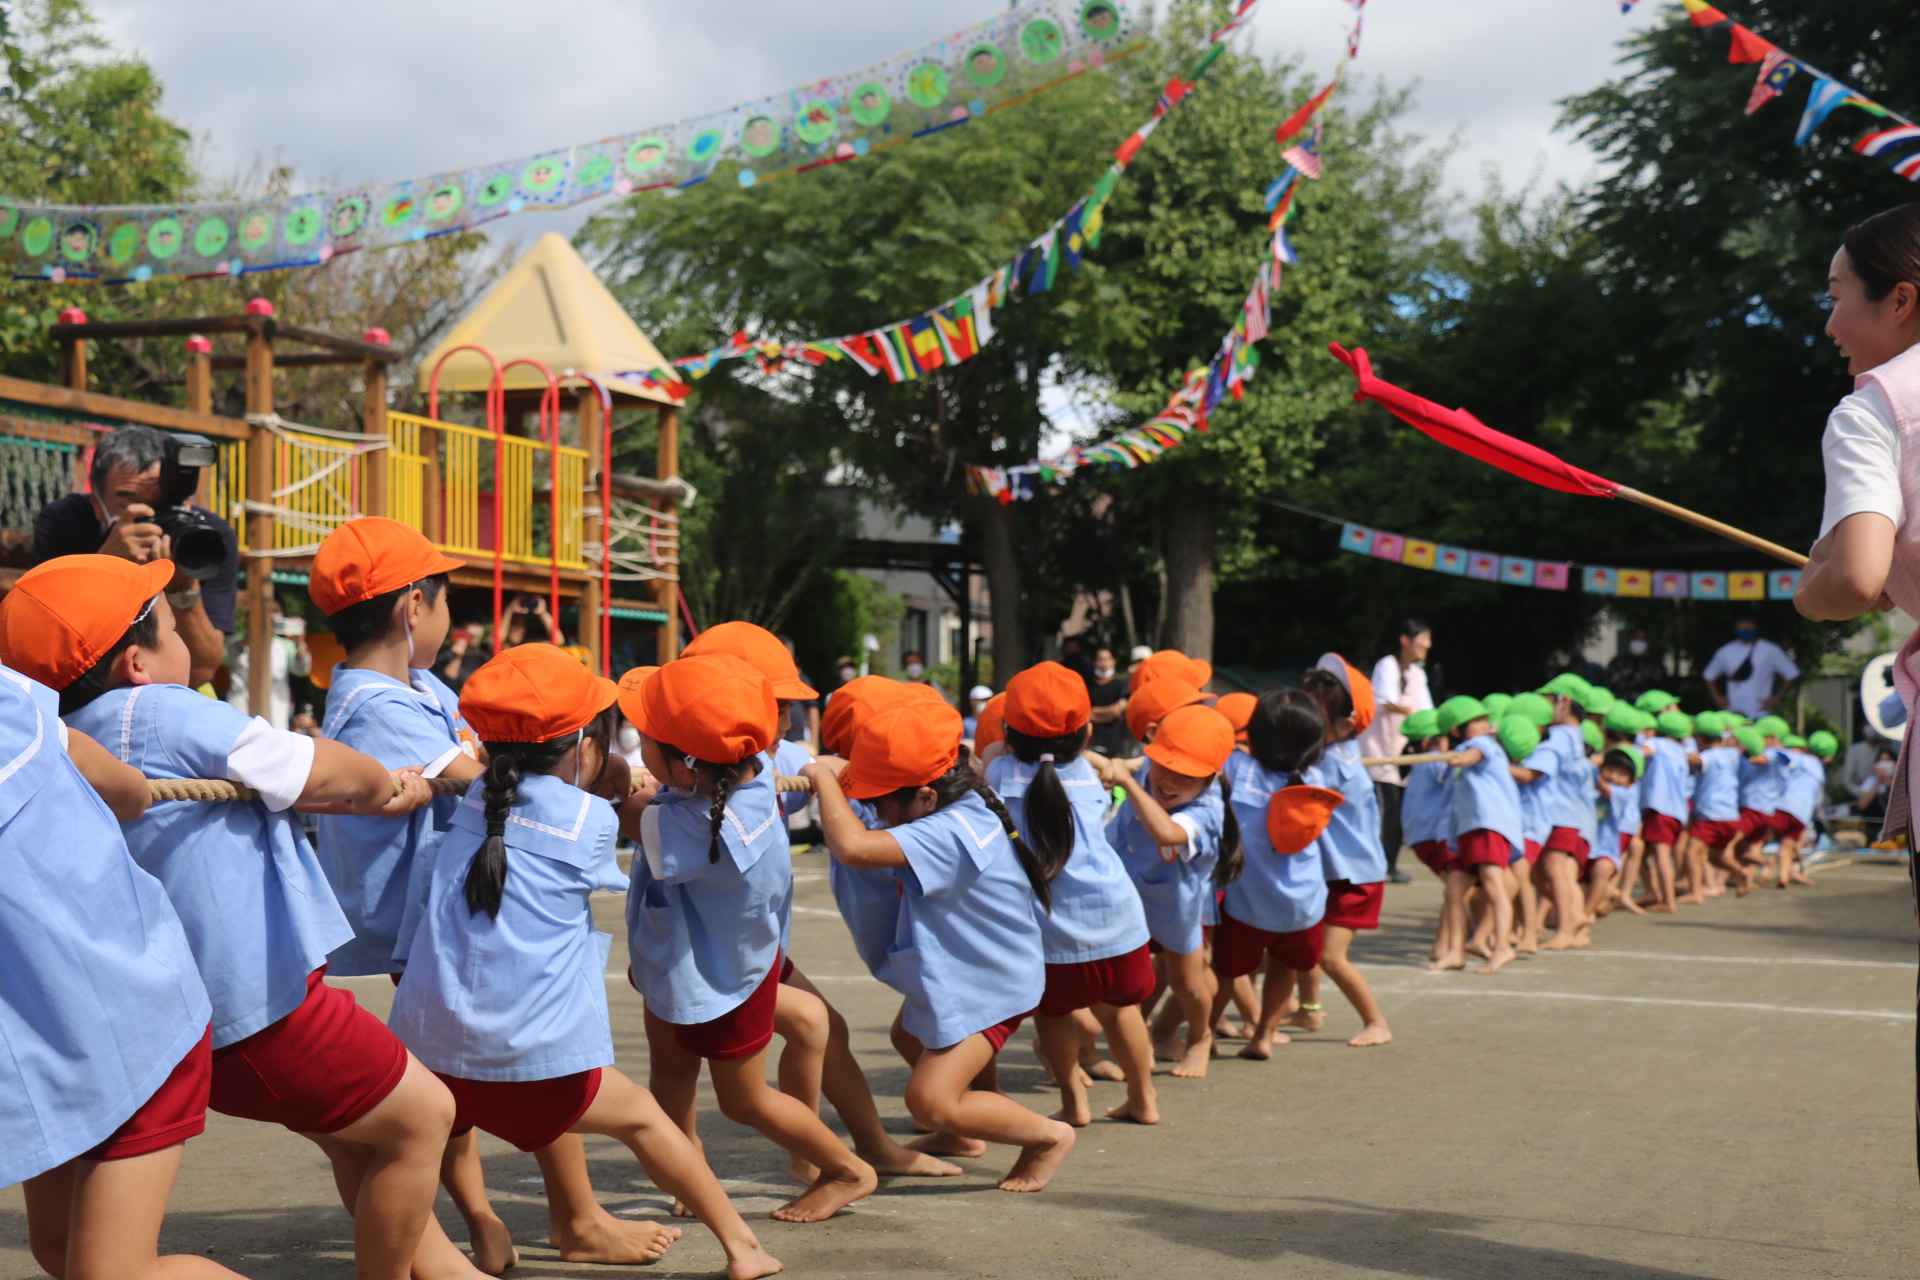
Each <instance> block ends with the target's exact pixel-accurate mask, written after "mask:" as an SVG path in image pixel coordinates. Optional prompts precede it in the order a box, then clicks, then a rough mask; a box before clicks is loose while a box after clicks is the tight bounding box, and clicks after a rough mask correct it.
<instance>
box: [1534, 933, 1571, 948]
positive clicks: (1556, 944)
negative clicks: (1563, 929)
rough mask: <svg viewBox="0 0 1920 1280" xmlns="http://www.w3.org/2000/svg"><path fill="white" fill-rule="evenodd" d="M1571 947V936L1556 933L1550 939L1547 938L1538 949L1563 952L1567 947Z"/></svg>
mask: <svg viewBox="0 0 1920 1280" xmlns="http://www.w3.org/2000/svg"><path fill="white" fill-rule="evenodd" d="M1573 945H1574V939H1573V935H1572V934H1570V933H1556V934H1554V935H1553V936H1552V937H1551V938H1548V939H1547V940H1546V941H1545V942H1543V943H1541V944H1540V949H1541V950H1542V951H1565V950H1566V949H1567V948H1568V947H1571V946H1573Z"/></svg>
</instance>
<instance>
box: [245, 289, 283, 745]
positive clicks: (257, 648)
mask: <svg viewBox="0 0 1920 1280" xmlns="http://www.w3.org/2000/svg"><path fill="white" fill-rule="evenodd" d="M265 329H266V326H264V325H262V326H260V327H258V328H256V329H255V331H254V332H252V333H250V334H248V335H247V412H248V414H250V415H265V414H270V413H272V412H273V339H272V338H271V337H269V336H268V335H267V333H266V332H265ZM275 441H276V437H275V436H274V434H273V433H272V432H271V431H269V430H267V429H266V428H265V427H255V428H253V438H252V440H251V441H250V442H249V443H248V445H247V498H248V499H249V500H250V501H253V502H263V503H264V502H271V501H273V455H274V447H273V446H274V444H275ZM247 543H248V546H249V547H250V549H252V550H254V551H271V550H272V549H273V517H272V516H270V515H266V514H264V513H261V512H255V513H253V514H250V515H249V516H248V517H247ZM272 599H273V561H272V560H271V559H269V558H267V557H265V556H250V557H248V560H247V704H248V707H249V708H250V710H251V712H252V714H254V715H265V714H266V713H267V710H268V708H269V707H270V706H271V705H272V696H273V620H272V617H271V616H270V612H269V609H268V601H270V600H272Z"/></svg>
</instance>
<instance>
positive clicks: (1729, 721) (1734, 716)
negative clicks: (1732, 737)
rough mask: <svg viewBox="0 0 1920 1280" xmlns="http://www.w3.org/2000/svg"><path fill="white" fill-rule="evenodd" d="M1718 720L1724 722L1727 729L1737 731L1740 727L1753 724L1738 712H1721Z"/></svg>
mask: <svg viewBox="0 0 1920 1280" xmlns="http://www.w3.org/2000/svg"><path fill="white" fill-rule="evenodd" d="M1720 718H1721V720H1723V721H1725V722H1726V726H1727V728H1729V729H1738V728H1739V727H1740V726H1741V725H1746V724H1752V723H1753V721H1751V720H1749V719H1747V718H1746V717H1745V716H1743V715H1741V714H1740V713H1739V712H1738V711H1722V712H1721V713H1720Z"/></svg>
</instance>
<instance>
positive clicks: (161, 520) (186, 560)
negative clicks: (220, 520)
mask: <svg viewBox="0 0 1920 1280" xmlns="http://www.w3.org/2000/svg"><path fill="white" fill-rule="evenodd" d="M153 522H154V523H155V524H157V525H159V526H160V528H161V529H163V530H164V531H165V532H166V535H167V538H168V540H169V542H170V543H171V544H172V547H173V563H174V564H175V566H177V567H178V568H179V570H180V572H182V573H184V574H186V575H187V576H188V577H189V578H197V579H200V580H201V581H205V580H206V579H208V578H211V577H212V576H213V575H214V574H216V573H218V572H220V566H221V565H222V564H224V563H226V559H227V541H226V539H225V538H222V537H221V536H220V530H219V528H218V527H217V526H216V525H215V524H214V523H213V519H212V517H210V516H208V515H207V513H206V512H204V511H200V510H197V509H195V508H193V507H188V506H183V505H175V506H171V507H162V508H161V509H160V512H159V513H158V514H157V515H155V516H154V518H153Z"/></svg>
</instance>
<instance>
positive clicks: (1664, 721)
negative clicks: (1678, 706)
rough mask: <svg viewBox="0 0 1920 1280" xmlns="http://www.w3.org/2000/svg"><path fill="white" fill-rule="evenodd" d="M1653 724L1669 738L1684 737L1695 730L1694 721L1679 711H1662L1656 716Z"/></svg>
mask: <svg viewBox="0 0 1920 1280" xmlns="http://www.w3.org/2000/svg"><path fill="white" fill-rule="evenodd" d="M1653 725H1654V728H1656V729H1658V730H1659V731H1660V732H1661V733H1662V734H1664V735H1666V736H1667V737H1669V738H1684V737H1686V736H1687V735H1688V734H1690V733H1692V732H1693V721H1691V720H1689V719H1687V718H1686V717H1685V716H1683V715H1681V714H1680V713H1679V712H1678V711H1662V712H1661V713H1660V714H1659V715H1658V716H1656V717H1654V721H1653Z"/></svg>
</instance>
